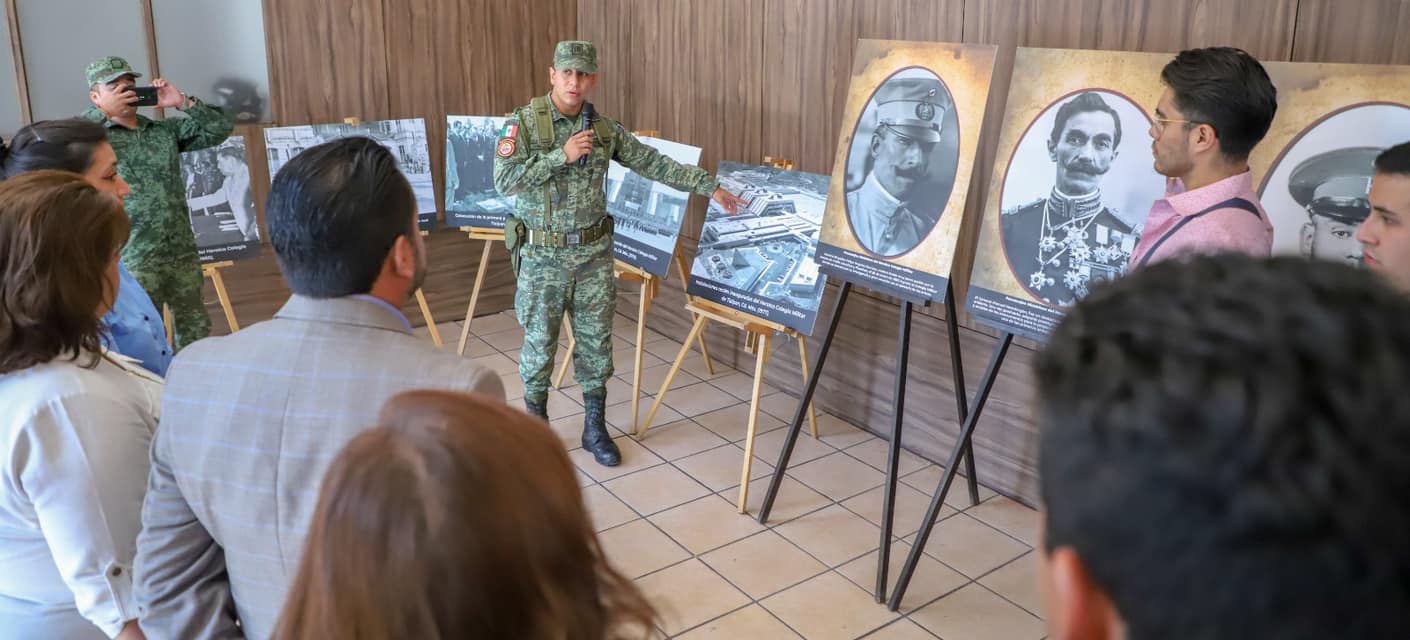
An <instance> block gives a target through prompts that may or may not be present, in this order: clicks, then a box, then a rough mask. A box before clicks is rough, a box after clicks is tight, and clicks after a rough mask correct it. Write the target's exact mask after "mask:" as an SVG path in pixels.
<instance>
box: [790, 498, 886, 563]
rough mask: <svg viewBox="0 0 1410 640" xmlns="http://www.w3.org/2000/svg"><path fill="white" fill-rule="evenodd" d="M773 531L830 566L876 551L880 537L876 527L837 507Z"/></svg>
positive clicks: (805, 516)
mask: <svg viewBox="0 0 1410 640" xmlns="http://www.w3.org/2000/svg"><path fill="white" fill-rule="evenodd" d="M774 531H775V532H777V533H778V534H779V535H782V536H783V537H785V538H788V539H789V540H792V541H793V544H796V545H798V546H800V547H802V548H803V550H804V551H807V552H808V553H810V554H812V555H813V557H814V558H817V559H818V560H821V561H822V562H823V564H826V565H827V566H829V567H835V566H837V565H840V564H842V563H844V562H847V561H848V560H852V559H853V558H856V557H858V556H861V555H863V554H866V553H867V552H869V551H875V550H876V547H877V545H878V544H880V540H879V539H878V538H879V536H880V535H881V529H880V528H879V527H877V526H876V525H874V524H872V523H870V522H867V521H866V520H865V519H863V518H862V517H861V516H858V515H857V514H855V513H852V512H851V511H848V510H846V509H843V508H842V507H840V506H837V505H832V506H830V507H827V508H825V509H819V510H817V511H814V512H812V513H809V514H806V515H803V516H801V517H799V518H797V519H794V520H790V521H788V522H785V523H784V524H781V525H779V526H778V527H775V528H774Z"/></svg>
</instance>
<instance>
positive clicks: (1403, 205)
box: [1356, 142, 1410, 293]
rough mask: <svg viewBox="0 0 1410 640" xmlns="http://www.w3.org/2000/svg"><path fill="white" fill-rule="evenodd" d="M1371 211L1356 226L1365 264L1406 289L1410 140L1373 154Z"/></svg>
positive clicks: (1409, 281)
mask: <svg viewBox="0 0 1410 640" xmlns="http://www.w3.org/2000/svg"><path fill="white" fill-rule="evenodd" d="M1375 169H1376V172H1375V175H1374V176H1372V178H1371V193H1370V194H1369V195H1368V196H1367V197H1366V199H1367V200H1368V201H1369V202H1370V205H1371V214H1370V215H1369V216H1367V217H1366V221H1365V222H1363V223H1361V227H1360V228H1358V229H1357V230H1356V239H1357V240H1358V241H1360V242H1361V248H1362V253H1363V254H1364V255H1365V263H1366V268H1367V269H1370V270H1371V271H1374V272H1376V273H1379V274H1381V275H1382V276H1385V277H1386V278H1388V279H1390V281H1391V282H1392V283H1394V284H1395V286H1397V287H1399V288H1400V289H1401V290H1402V291H1404V292H1406V293H1410V229H1407V227H1406V225H1407V224H1410V142H1406V143H1402V144H1398V145H1396V146H1394V147H1391V148H1389V149H1386V150H1385V151H1384V152H1382V153H1381V155H1379V156H1376V163H1375Z"/></svg>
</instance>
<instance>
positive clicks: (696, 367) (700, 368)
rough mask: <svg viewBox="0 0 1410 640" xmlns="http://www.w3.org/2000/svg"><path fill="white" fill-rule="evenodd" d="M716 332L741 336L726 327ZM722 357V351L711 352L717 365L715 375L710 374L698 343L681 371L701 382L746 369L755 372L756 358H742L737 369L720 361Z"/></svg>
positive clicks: (733, 336)
mask: <svg viewBox="0 0 1410 640" xmlns="http://www.w3.org/2000/svg"><path fill="white" fill-rule="evenodd" d="M715 330H716V331H728V332H729V333H730V335H731V337H732V338H735V337H738V336H740V333H739V332H737V331H735V330H734V329H729V328H724V327H717V328H716V329H715ZM709 331H710V330H709V329H706V332H707V333H708V332H709ZM739 340H741V341H743V338H739ZM679 348H680V347H677V349H678V350H679ZM721 355H723V354H722V353H721V352H720V351H718V350H715V349H711V350H710V361H711V362H712V363H714V365H715V372H714V373H710V372H709V371H708V370H706V369H705V359H704V358H701V357H700V350H699V346H698V343H697V346H695V347H692V348H691V353H690V354H688V355H687V356H686V358H685V362H683V363H681V370H682V371H688V372H690V374H691V375H694V376H695V377H696V378H699V379H701V380H714V379H716V378H723V377H725V376H727V375H730V374H732V373H736V372H738V371H743V370H744V369H746V368H747V369H748V370H749V371H750V372H751V373H752V372H753V371H754V357H753V356H749V357H748V358H747V359H746V358H743V357H741V359H740V361H739V363H738V364H739V366H738V368H736V367H732V366H730V364H729V363H727V362H724V361H723V360H721V359H720V356H721ZM744 355H748V354H744ZM674 357H675V354H671V358H674ZM671 358H663V360H666V361H668V362H669V361H670V360H671Z"/></svg>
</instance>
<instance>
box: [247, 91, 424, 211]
mask: <svg viewBox="0 0 1410 640" xmlns="http://www.w3.org/2000/svg"><path fill="white" fill-rule="evenodd" d="M350 136H365V137H368V138H371V139H373V140H375V141H376V142H377V143H378V144H380V145H382V146H383V147H386V148H387V150H388V151H391V152H392V155H393V156H395V157H396V159H397V166H398V167H399V168H400V169H401V172H402V175H405V176H406V179H407V181H408V182H410V183H411V190H412V192H414V193H415V194H416V213H417V224H418V226H419V227H420V228H421V229H422V230H423V231H427V230H431V229H434V228H435V227H436V191H435V186H434V180H432V178H431V151H430V148H429V147H428V146H427V143H426V121H425V120H422V119H421V118H408V119H405V120H380V121H377V122H363V123H360V124H347V123H337V124H315V125H304V126H297V127H275V128H270V129H265V130H264V145H265V151H266V153H267V154H268V155H269V175H270V179H271V180H272V179H273V177H274V175H275V174H276V173H278V172H279V169H280V168H281V167H283V166H284V163H286V162H288V161H289V160H290V159H291V158H293V157H294V156H296V155H298V154H299V152H300V151H303V150H304V149H307V148H309V147H312V146H316V145H320V144H323V143H325V142H329V141H332V140H337V139H339V138H347V137H350Z"/></svg>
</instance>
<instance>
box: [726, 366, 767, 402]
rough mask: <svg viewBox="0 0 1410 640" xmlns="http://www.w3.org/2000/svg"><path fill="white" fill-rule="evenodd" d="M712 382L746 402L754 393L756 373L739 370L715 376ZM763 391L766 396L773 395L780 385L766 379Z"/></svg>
mask: <svg viewBox="0 0 1410 640" xmlns="http://www.w3.org/2000/svg"><path fill="white" fill-rule="evenodd" d="M710 384H712V385H714V386H715V387H717V388H719V389H720V390H721V391H724V392H725V393H728V394H729V395H732V396H734V397H735V398H738V399H740V400H744V401H746V402H747V401H748V400H749V398H750V397H751V395H752V394H753V393H754V375H753V372H752V371H751V372H750V373H744V372H742V371H737V372H735V373H732V374H729V375H726V376H721V377H718V378H715V379H714V380H711V381H710ZM761 393H762V394H763V395H765V396H768V395H773V394H775V393H778V387H775V386H773V385H771V384H769V383H768V381H767V380H765V381H764V387H763V390H762V391H761Z"/></svg>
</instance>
